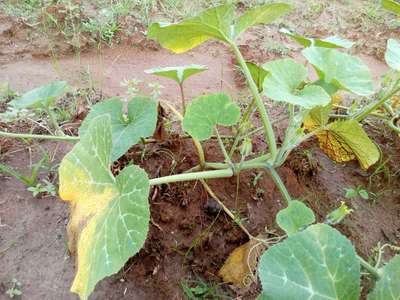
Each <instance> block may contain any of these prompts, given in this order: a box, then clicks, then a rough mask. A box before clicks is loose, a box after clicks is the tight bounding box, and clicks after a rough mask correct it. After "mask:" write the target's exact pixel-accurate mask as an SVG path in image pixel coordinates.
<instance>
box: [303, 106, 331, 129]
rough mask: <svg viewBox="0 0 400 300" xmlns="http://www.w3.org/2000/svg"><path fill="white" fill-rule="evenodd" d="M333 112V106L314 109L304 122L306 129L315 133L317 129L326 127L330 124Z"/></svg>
mask: <svg viewBox="0 0 400 300" xmlns="http://www.w3.org/2000/svg"><path fill="white" fill-rule="evenodd" d="M331 111H332V105H331V104H328V105H325V106H317V107H314V108H313V109H312V110H310V111H309V112H308V114H307V116H306V117H305V118H304V120H303V126H304V128H305V129H306V130H308V131H313V130H315V129H317V128H320V127H324V126H325V125H327V124H328V121H329V114H330V113H331Z"/></svg>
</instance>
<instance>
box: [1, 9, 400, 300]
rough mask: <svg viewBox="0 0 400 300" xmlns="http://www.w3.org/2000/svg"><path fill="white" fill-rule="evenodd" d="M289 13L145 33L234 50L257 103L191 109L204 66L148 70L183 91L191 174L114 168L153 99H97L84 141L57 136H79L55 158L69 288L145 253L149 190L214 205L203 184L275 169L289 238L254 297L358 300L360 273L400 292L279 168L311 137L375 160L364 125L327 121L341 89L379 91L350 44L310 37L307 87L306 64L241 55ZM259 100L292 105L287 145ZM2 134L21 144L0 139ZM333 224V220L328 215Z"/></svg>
mask: <svg viewBox="0 0 400 300" xmlns="http://www.w3.org/2000/svg"><path fill="white" fill-rule="evenodd" d="M289 11H290V6H289V5H288V4H284V3H273V4H266V5H262V6H259V7H256V8H254V9H251V10H248V11H246V12H244V13H243V14H242V15H240V16H237V15H236V12H235V6H234V5H222V6H218V7H214V8H211V9H208V10H206V11H204V12H203V13H201V14H199V15H198V16H196V17H193V18H189V19H186V20H183V21H181V22H179V23H174V24H167V23H154V24H152V25H151V26H150V27H149V30H148V36H149V37H150V38H152V39H154V40H156V41H158V42H159V43H160V44H161V45H162V46H163V47H164V48H166V49H169V50H170V51H172V52H174V53H182V52H185V51H188V50H190V49H193V48H195V47H196V46H199V45H200V44H202V43H204V42H206V41H208V40H218V41H220V42H222V43H223V44H225V45H226V46H228V47H229V48H230V49H231V50H232V52H233V54H234V55H235V57H236V60H237V62H238V64H239V66H240V68H241V70H242V72H243V75H244V77H245V78H246V81H247V84H248V87H249V90H250V92H251V96H252V101H251V102H250V103H249V104H248V106H247V108H246V109H245V110H244V112H243V114H242V112H241V110H240V107H239V106H238V104H237V103H235V102H234V101H233V99H232V98H231V97H230V96H229V95H226V94H224V93H217V94H210V95H203V96H199V97H197V98H195V99H193V100H192V101H191V102H190V103H189V104H187V103H186V102H185V101H184V93H183V82H184V80H185V79H186V78H187V77H189V76H190V75H193V74H195V73H199V72H202V71H204V70H205V68H204V67H202V66H193V65H192V66H184V67H174V68H168V69H165V68H164V69H152V70H150V71H148V72H149V73H152V74H155V75H159V76H164V77H168V78H171V79H173V80H175V81H176V82H177V83H178V85H179V87H180V90H181V96H182V109H183V111H182V113H183V115H182V114H181V113H179V112H178V111H176V110H175V109H172V110H173V111H174V113H175V114H176V115H177V116H178V117H179V118H180V119H181V121H182V128H183V130H184V131H185V132H186V133H187V134H189V135H190V137H191V138H192V139H193V141H194V143H195V145H196V148H197V150H198V153H199V165H197V166H193V167H192V168H191V169H190V170H187V171H186V172H183V173H181V174H176V175H170V176H166V177H160V178H151V179H149V177H148V175H147V174H146V172H145V171H144V170H143V169H141V168H140V167H139V166H135V165H130V166H128V167H126V168H125V169H124V170H122V171H121V172H120V174H119V175H118V176H114V175H113V174H112V173H111V170H110V169H111V168H110V167H111V164H112V163H113V161H114V160H116V159H118V158H119V157H121V156H122V155H123V154H124V153H125V152H126V151H127V150H128V149H129V148H130V147H131V146H133V145H134V144H136V143H138V142H139V141H140V140H141V139H145V138H147V137H149V136H151V135H152V134H153V132H154V130H155V127H156V122H157V101H156V100H155V99H153V98H147V97H134V98H132V99H131V100H130V101H129V102H128V103H127V112H125V110H124V102H123V101H122V100H121V99H119V98H112V99H110V100H108V101H105V102H102V103H99V104H96V105H94V106H93V107H92V109H91V111H90V113H89V115H88V116H87V118H86V119H85V120H84V122H83V124H82V126H81V128H80V131H79V137H65V136H61V137H53V138H57V139H59V140H64V141H66V140H70V141H72V140H73V141H76V140H79V141H78V142H77V144H76V145H75V146H74V148H73V149H72V150H71V152H70V153H68V154H67V155H66V156H65V157H64V159H63V160H62V162H61V165H60V169H59V174H60V176H59V177H60V190H59V193H60V197H61V198H62V199H63V200H65V201H68V202H69V203H70V206H71V217H70V221H69V224H68V236H69V249H70V251H71V252H72V253H76V255H77V273H76V276H75V279H74V282H73V285H72V288H71V290H72V291H73V292H75V293H77V294H79V295H80V297H81V299H88V298H89V296H90V294H91V293H92V292H93V290H94V288H95V286H96V284H97V283H98V282H99V281H100V280H102V279H103V278H105V277H107V276H110V275H112V274H115V273H116V272H118V271H119V270H120V269H121V268H122V267H123V266H124V264H125V263H126V262H127V260H128V259H129V258H130V257H132V256H134V255H135V254H136V253H137V252H138V251H139V250H140V249H141V248H142V247H143V244H144V242H145V240H146V237H147V233H148V228H149V220H150V207H149V202H148V196H149V191H150V188H151V186H154V185H160V184H167V183H174V182H181V181H192V180H199V181H200V182H201V183H202V184H203V185H204V187H205V189H206V191H207V192H208V193H209V194H210V195H212V197H213V198H214V199H218V198H217V196H216V195H215V193H214V192H213V191H212V189H211V188H210V187H209V186H208V185H207V182H206V180H208V179H215V178H229V177H232V176H237V175H239V174H240V172H242V171H244V170H248V169H261V170H265V171H266V172H267V173H268V174H270V176H271V178H272V179H273V181H274V182H275V184H276V185H277V187H278V188H279V190H280V192H281V194H282V198H283V199H284V200H285V202H286V205H287V208H285V209H283V210H282V211H280V212H279V213H278V215H277V223H278V225H279V226H280V227H281V228H282V230H283V231H285V232H286V235H287V238H286V239H285V240H284V241H283V242H281V243H277V244H276V245H274V246H272V247H269V248H268V249H267V250H266V251H265V253H264V254H263V255H262V257H261V261H260V264H259V275H260V280H261V283H262V286H263V292H262V294H261V295H260V298H261V299H346V300H347V299H357V298H358V297H359V295H360V276H361V272H360V268H361V267H360V266H362V267H363V268H364V269H365V270H366V271H367V272H368V273H369V274H372V275H373V276H374V277H376V278H377V279H378V280H377V283H376V287H375V290H374V291H373V292H372V293H371V295H370V299H397V298H398V297H399V296H400V291H399V289H398V287H399V284H398V278H399V272H400V266H399V261H400V260H399V258H398V257H396V258H394V259H393V260H392V261H391V262H390V263H389V264H388V265H386V266H385V267H383V268H381V266H380V265H378V266H372V265H370V264H369V263H367V262H366V261H365V260H364V259H362V258H361V257H360V256H358V255H357V254H356V252H355V250H354V247H353V246H352V244H351V242H350V241H349V240H347V239H346V238H345V237H344V236H343V235H342V234H340V233H339V232H338V231H337V230H336V229H334V228H333V227H332V226H331V225H334V224H335V221H329V222H327V224H315V225H312V223H314V222H315V219H316V218H315V216H314V213H313V212H312V211H311V209H309V208H307V207H306V206H305V205H304V204H303V203H301V202H299V201H297V200H295V199H292V197H291V195H290V194H289V192H288V191H287V189H286V187H285V185H284V183H283V181H282V180H281V178H280V177H279V175H278V173H277V169H278V168H279V167H280V166H281V165H282V164H283V163H284V162H285V160H286V159H287V157H288V156H289V154H290V153H291V151H292V150H293V149H294V148H295V147H297V146H298V145H299V144H300V143H302V142H304V141H305V140H308V139H310V138H311V137H315V136H316V137H317V138H318V140H319V142H320V145H321V147H322V148H323V150H324V151H325V152H326V153H327V154H328V155H329V156H330V157H331V158H333V159H334V160H336V161H339V162H344V161H349V160H355V159H357V160H358V161H359V162H360V165H361V167H363V168H364V169H368V168H369V167H370V166H372V165H373V164H375V163H376V162H377V161H378V160H379V156H380V152H379V150H378V148H377V146H376V145H375V144H374V143H373V142H372V141H371V140H370V139H369V137H368V135H367V133H366V132H365V131H364V129H363V128H362V124H360V121H361V120H362V119H363V118H361V117H352V118H343V119H339V120H334V121H331V119H332V118H331V112H332V107H333V105H334V101H333V99H334V98H335V97H334V95H335V94H336V92H337V91H339V90H343V91H346V92H350V93H354V94H356V95H360V96H363V97H367V96H370V95H372V94H373V93H374V90H373V85H372V79H371V76H370V73H369V70H368V68H367V67H366V65H365V64H364V63H362V61H361V60H359V59H358V58H355V57H353V56H350V55H348V54H345V53H343V52H341V51H339V50H337V49H334V48H338V47H345V48H346V46H348V45H349V43H348V42H343V40H341V41H339V40H338V39H336V40H335V39H329V40H328V41H327V40H324V41H322V40H321V41H320V42H318V43H317V42H314V41H310V40H306V42H305V46H306V47H307V48H306V49H305V50H304V51H303V55H304V57H305V58H306V59H307V61H308V62H309V63H310V64H311V65H312V66H313V67H314V68H315V70H316V72H317V74H318V76H319V79H318V80H311V79H310V78H309V75H308V71H307V68H306V66H304V65H303V64H301V63H298V62H296V61H295V60H293V59H291V58H285V59H279V60H276V61H271V62H267V63H265V64H264V65H262V66H257V65H255V64H252V63H248V62H246V61H245V59H244V58H243V56H242V54H241V52H240V50H239V48H238V45H237V41H238V38H239V37H240V35H241V34H242V33H243V32H244V31H246V30H247V29H248V28H249V27H251V26H253V25H257V24H269V23H271V22H273V21H275V20H276V19H277V18H279V17H281V16H283V15H285V14H286V13H288V12H289ZM333 46H335V47H333ZM336 46H338V47H336ZM396 51H397V50H395V52H396ZM266 98H268V99H270V100H272V101H277V102H281V103H283V104H284V105H285V106H286V107H287V111H288V118H289V121H288V126H287V129H286V135H285V138H284V140H283V142H282V143H278V141H277V139H276V137H275V133H274V129H273V122H272V121H271V119H270V117H269V115H268V112H267V109H266V106H265V104H264V99H266ZM381 101H382V100H381ZM384 102H385V101H384ZM371 107H372V106H371ZM374 107H375V106H374ZM369 110H371V108H369V109H368V110H367V112H368V113H369ZM374 110H375V109H374ZM255 111H257V112H258V116H259V118H260V120H261V124H262V127H261V129H254V127H253V124H252V120H253V119H254V112H255ZM364 114H365V113H362V114H361V115H362V116H364ZM221 126H223V127H228V128H231V129H232V130H233V131H234V132H235V135H234V137H233V139H231V141H230V143H228V146H230V149H227V145H226V143H224V142H223V141H222V138H221V135H220V133H219V128H220V127H221ZM258 131H262V132H263V134H264V138H265V144H266V145H265V147H264V149H263V151H262V153H252V149H251V137H252V136H253V134H254V133H255V132H258ZM0 136H7V137H23V136H25V137H27V135H18V134H12V133H4V132H0ZM28 137H30V138H34V137H37V136H33V135H29V136H28ZM39 137H40V136H39ZM211 138H216V139H217V140H218V144H219V147H220V150H221V152H222V154H223V155H224V161H222V162H217V163H216V162H207V161H206V160H205V157H204V151H203V149H202V144H201V142H203V141H207V140H209V139H211ZM218 201H219V200H218ZM221 205H222V207H223V208H224V210H225V212H226V213H227V214H228V215H229V216H230V217H232V218H233V219H234V220H235V222H237V224H238V225H239V226H240V227H241V228H242V229H243V230H244V231H245V232H246V234H247V235H248V236H249V239H250V241H254V242H257V243H263V244H265V245H266V246H268V245H269V243H268V241H266V240H264V239H262V238H260V237H254V236H252V235H251V233H250V232H249V231H248V230H247V229H246V228H245V226H244V224H242V223H241V222H240V221H238V220H237V219H236V218H235V215H234V214H233V213H232V212H231V211H230V210H229V208H227V207H226V206H225V205H224V204H223V203H222V202H221ZM346 213H348V210H346V209H344V214H343V212H342V211H340V212H338V213H337V214H340V215H341V217H343V216H344V215H345V214H346ZM331 219H339V218H337V217H335V216H333V217H332V216H331ZM328 224H331V225H328ZM396 278H397V280H396Z"/></svg>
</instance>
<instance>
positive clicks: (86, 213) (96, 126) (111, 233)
mask: <svg viewBox="0 0 400 300" xmlns="http://www.w3.org/2000/svg"><path fill="white" fill-rule="evenodd" d="M110 120H111V118H110V116H109V115H102V116H99V117H97V118H95V119H93V120H92V122H91V123H90V126H89V128H88V129H87V132H86V134H84V135H83V136H82V137H81V140H80V142H79V143H78V144H76V145H75V147H74V148H73V149H72V150H71V152H69V153H68V154H67V155H66V156H65V157H64V159H63V160H62V162H61V165H60V169H59V176H60V190H59V193H60V197H61V198H62V199H63V200H65V201H68V202H70V205H71V217H70V221H69V223H68V228H67V229H68V237H69V246H70V250H71V252H73V253H75V252H76V251H77V255H78V258H77V273H76V276H75V279H74V282H73V284H72V287H71V291H72V292H75V293H77V294H79V295H80V298H81V299H88V297H89V295H90V294H91V293H92V291H93V290H94V288H95V286H96V284H97V283H98V282H99V281H100V280H102V279H103V278H105V277H107V276H110V275H112V274H115V273H117V272H118V271H119V270H120V269H121V268H122V267H123V266H124V264H125V263H126V262H127V261H128V259H129V258H130V257H131V256H133V255H135V254H136V253H137V252H138V251H139V250H140V249H141V248H142V246H143V244H144V242H145V240H146V237H147V232H148V227H149V220H150V210H149V203H148V200H147V198H148V194H149V188H150V184H149V179H148V177H147V174H146V173H145V172H144V171H143V170H142V169H140V168H139V167H137V166H129V167H127V168H125V169H124V170H123V171H122V172H121V173H120V174H119V175H118V176H117V177H116V178H114V176H113V175H112V174H111V172H110V166H111V163H112V162H111V161H110V154H111V149H112V137H111V121H110Z"/></svg>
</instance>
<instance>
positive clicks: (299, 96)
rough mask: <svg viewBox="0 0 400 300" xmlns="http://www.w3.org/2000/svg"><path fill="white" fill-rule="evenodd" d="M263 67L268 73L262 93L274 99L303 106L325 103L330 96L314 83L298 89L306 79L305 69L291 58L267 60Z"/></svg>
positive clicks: (309, 106)
mask: <svg viewBox="0 0 400 300" xmlns="http://www.w3.org/2000/svg"><path fill="white" fill-rule="evenodd" d="M263 68H264V69H265V70H266V71H268V72H269V73H270V74H269V75H268V76H267V78H266V79H265V80H264V93H265V95H266V96H268V97H269V98H271V99H272V100H275V101H283V102H287V103H291V104H294V105H299V106H302V107H304V108H308V109H310V108H313V107H315V106H318V105H326V104H328V103H329V102H330V96H329V95H328V94H327V93H326V92H325V90H324V89H323V88H321V87H319V86H316V85H307V86H305V87H304V88H303V89H299V88H300V85H301V84H302V83H303V82H304V81H305V80H306V79H307V69H306V67H304V66H303V65H302V64H299V63H297V62H296V61H295V60H294V59H292V58H285V59H279V60H275V61H271V62H268V63H266V64H264V65H263Z"/></svg>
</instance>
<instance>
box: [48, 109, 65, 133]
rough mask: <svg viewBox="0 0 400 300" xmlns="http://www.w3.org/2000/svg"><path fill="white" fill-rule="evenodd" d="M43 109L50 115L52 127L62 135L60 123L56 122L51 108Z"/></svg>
mask: <svg viewBox="0 0 400 300" xmlns="http://www.w3.org/2000/svg"><path fill="white" fill-rule="evenodd" d="M45 110H46V113H47V114H48V115H49V117H50V121H51V123H52V124H53V126H54V129H55V130H56V134H60V135H64V131H63V130H62V129H61V127H60V125H59V124H58V122H57V118H56V116H55V115H54V112H53V111H52V110H51V108H50V107H46V108H45Z"/></svg>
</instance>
